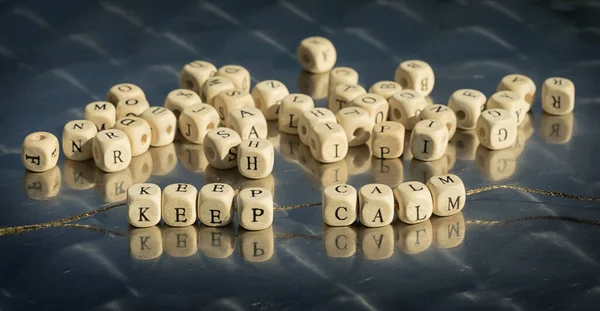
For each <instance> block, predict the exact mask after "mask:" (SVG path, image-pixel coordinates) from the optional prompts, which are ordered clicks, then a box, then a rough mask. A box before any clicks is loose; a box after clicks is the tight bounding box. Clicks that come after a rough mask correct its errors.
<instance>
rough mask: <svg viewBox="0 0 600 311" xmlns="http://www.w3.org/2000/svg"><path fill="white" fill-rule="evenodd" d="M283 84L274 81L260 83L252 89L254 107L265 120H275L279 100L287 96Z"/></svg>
mask: <svg viewBox="0 0 600 311" xmlns="http://www.w3.org/2000/svg"><path fill="white" fill-rule="evenodd" d="M289 94H290V92H289V91H288V89H287V87H286V86H285V84H283V83H281V82H279V81H276V80H266V81H262V82H260V83H258V84H256V85H255V86H254V88H253V89H252V98H254V105H255V106H256V108H258V109H260V111H261V112H262V113H263V115H264V116H265V118H266V119H267V120H277V119H278V118H279V109H280V105H281V100H282V99H283V98H284V97H286V96H287V95H289Z"/></svg>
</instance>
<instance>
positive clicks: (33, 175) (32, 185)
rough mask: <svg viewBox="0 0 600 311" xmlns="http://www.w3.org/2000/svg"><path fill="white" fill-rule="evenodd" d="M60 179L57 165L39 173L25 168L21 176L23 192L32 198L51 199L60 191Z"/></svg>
mask: <svg viewBox="0 0 600 311" xmlns="http://www.w3.org/2000/svg"><path fill="white" fill-rule="evenodd" d="M61 180H62V179H61V173H60V168H58V166H55V167H53V168H51V169H49V170H47V171H43V172H39V173H38V172H32V171H28V170H26V171H25V176H23V184H24V186H25V193H26V194H27V197H29V198H30V199H34V200H47V199H51V198H53V197H56V196H57V195H58V194H59V193H60V185H61Z"/></svg>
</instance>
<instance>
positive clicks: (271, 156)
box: [238, 138, 275, 179]
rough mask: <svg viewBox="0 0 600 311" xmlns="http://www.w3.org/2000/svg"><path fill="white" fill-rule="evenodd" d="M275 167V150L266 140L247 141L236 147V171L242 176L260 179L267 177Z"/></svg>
mask: <svg viewBox="0 0 600 311" xmlns="http://www.w3.org/2000/svg"><path fill="white" fill-rule="evenodd" d="M274 165H275V149H274V148H273V144H272V143H271V142H270V141H268V140H266V139H260V138H255V139H248V140H244V141H242V143H241V144H240V145H239V147H238V169H239V170H240V174H242V176H244V177H247V178H251V179H261V178H265V177H267V176H269V174H271V172H272V171H273V166H274Z"/></svg>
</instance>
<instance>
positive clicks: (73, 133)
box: [62, 120, 98, 161]
mask: <svg viewBox="0 0 600 311" xmlns="http://www.w3.org/2000/svg"><path fill="white" fill-rule="evenodd" d="M96 134H98V129H97V128H96V125H95V124H94V123H93V122H92V121H88V120H74V121H71V122H69V123H67V124H65V127H64V128H63V134H62V149H63V153H64V154H65V156H66V157H67V158H68V159H70V160H74V161H85V160H89V159H91V158H92V157H93V155H92V143H93V141H94V137H96Z"/></svg>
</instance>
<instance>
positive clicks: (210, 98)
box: [200, 76, 235, 107]
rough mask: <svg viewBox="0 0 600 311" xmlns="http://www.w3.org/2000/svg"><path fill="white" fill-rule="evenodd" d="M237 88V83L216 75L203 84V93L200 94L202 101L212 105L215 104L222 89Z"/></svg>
mask: <svg viewBox="0 0 600 311" xmlns="http://www.w3.org/2000/svg"><path fill="white" fill-rule="evenodd" d="M232 89H235V85H234V84H233V82H231V80H229V79H227V78H225V77H220V76H214V77H212V78H208V79H207V80H206V82H205V83H204V85H203V86H202V93H201V94H200V98H201V99H202V102H204V103H207V104H209V105H211V106H213V107H214V106H215V97H217V95H219V93H221V92H222V91H227V90H232Z"/></svg>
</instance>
